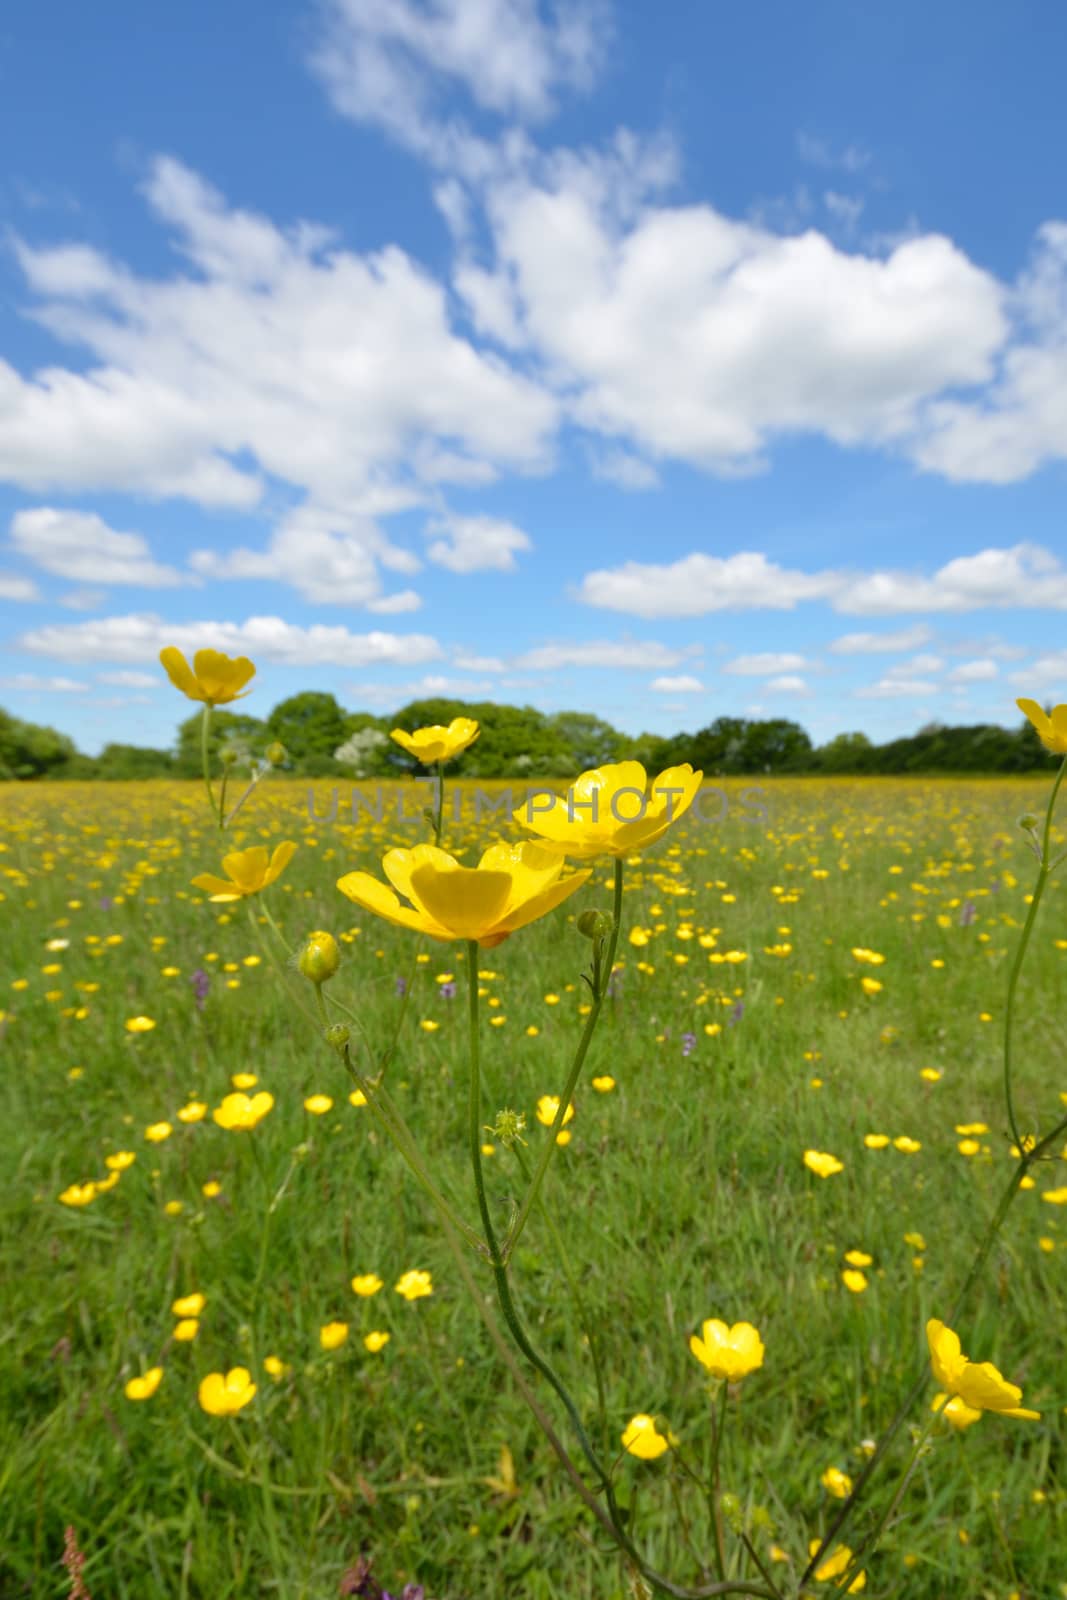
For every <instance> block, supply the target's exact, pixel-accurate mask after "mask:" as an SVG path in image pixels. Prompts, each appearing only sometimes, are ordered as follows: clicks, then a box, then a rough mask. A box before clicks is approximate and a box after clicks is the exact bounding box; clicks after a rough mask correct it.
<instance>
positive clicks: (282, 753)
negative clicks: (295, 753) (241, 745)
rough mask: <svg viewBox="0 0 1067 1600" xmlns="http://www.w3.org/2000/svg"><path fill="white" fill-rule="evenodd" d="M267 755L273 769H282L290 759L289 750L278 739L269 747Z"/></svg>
mask: <svg viewBox="0 0 1067 1600" xmlns="http://www.w3.org/2000/svg"><path fill="white" fill-rule="evenodd" d="M265 754H266V757H267V760H268V761H269V762H270V764H271V766H272V767H280V766H281V765H282V763H283V762H284V761H288V759H289V752H288V750H287V749H286V748H285V746H284V745H283V744H282V743H281V742H280V741H279V740H277V739H275V740H274V742H273V744H269V745H268V746H267V748H266V751H265Z"/></svg>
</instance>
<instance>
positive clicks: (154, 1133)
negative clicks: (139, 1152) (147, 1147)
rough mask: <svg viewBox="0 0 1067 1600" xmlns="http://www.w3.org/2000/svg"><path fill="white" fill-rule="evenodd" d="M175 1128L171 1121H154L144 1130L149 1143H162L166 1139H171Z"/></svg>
mask: <svg viewBox="0 0 1067 1600" xmlns="http://www.w3.org/2000/svg"><path fill="white" fill-rule="evenodd" d="M173 1132H174V1129H173V1128H172V1127H171V1125H170V1123H169V1122H153V1123H152V1124H151V1126H149V1127H147V1128H146V1129H145V1131H144V1136H145V1138H146V1139H147V1140H148V1142H149V1144H162V1143H163V1141H164V1139H169V1138H170V1136H171V1134H172V1133H173Z"/></svg>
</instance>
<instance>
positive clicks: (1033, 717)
mask: <svg viewBox="0 0 1067 1600" xmlns="http://www.w3.org/2000/svg"><path fill="white" fill-rule="evenodd" d="M1015 704H1016V705H1017V706H1018V707H1019V710H1020V711H1021V712H1022V714H1023V716H1024V717H1026V718H1027V720H1028V721H1029V722H1031V723H1032V724H1033V726H1034V727H1035V728H1036V729H1037V736H1038V738H1039V739H1040V740H1041V743H1042V744H1043V745H1044V746H1045V749H1046V750H1051V751H1052V753H1053V755H1057V756H1067V705H1065V706H1053V708H1052V711H1051V712H1050V713H1046V712H1044V711H1042V709H1041V707H1040V706H1039V705H1038V703H1037V701H1036V700H1016V702H1015Z"/></svg>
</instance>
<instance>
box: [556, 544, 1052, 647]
mask: <svg viewBox="0 0 1067 1600" xmlns="http://www.w3.org/2000/svg"><path fill="white" fill-rule="evenodd" d="M577 597H578V599H579V600H584V601H585V603H586V604H587V605H592V606H600V607H602V608H604V609H606V610H610V611H623V612H627V613H628V614H629V615H631V616H637V617H698V616H705V615H707V614H708V613H709V612H713V611H727V610H736V611H759V610H776V611H791V610H792V609H793V607H794V606H795V605H797V604H798V603H799V602H800V601H802V600H825V601H827V602H828V603H829V604H831V605H832V606H833V608H834V610H835V611H838V612H843V613H846V614H852V615H866V616H878V615H883V616H891V615H894V614H895V613H898V612H906V611H927V612H939V611H940V612H966V611H980V610H983V609H985V608H987V607H988V608H994V607H995V608H1000V609H1003V608H1007V607H1011V608H1014V607H1024V608H1027V609H1047V610H1057V611H1063V610H1067V569H1065V568H1064V567H1063V566H1062V565H1061V564H1060V562H1059V561H1058V559H1057V558H1056V557H1055V556H1054V555H1053V554H1052V553H1051V551H1049V550H1046V549H1044V548H1043V547H1042V546H1040V545H1032V544H1018V545H1014V546H1012V547H1011V548H1010V549H990V550H980V551H978V552H977V553H976V554H975V555H973V556H960V557H958V558H957V559H955V560H954V561H949V562H946V564H945V565H944V566H943V567H939V568H938V569H937V571H936V572H934V573H933V574H932V575H931V576H929V577H926V576H924V575H922V574H920V573H909V572H892V571H881V572H869V573H849V572H842V571H830V570H827V571H823V572H812V573H807V572H799V571H797V570H796V569H793V568H786V567H781V566H779V565H778V564H777V563H776V562H773V561H769V560H768V558H767V557H766V556H765V555H763V554H762V553H761V552H759V551H751V550H750V551H743V552H741V553H739V554H737V555H732V556H727V557H720V556H709V555H704V554H703V553H699V552H698V553H696V554H693V555H688V556H683V557H682V558H681V559H680V560H678V561H674V562H670V563H668V564H665V565H655V564H652V563H643V562H638V561H628V562H626V563H624V565H622V566H621V567H615V568H607V569H605V570H602V571H599V572H590V573H587V574H586V576H585V577H584V578H583V580H582V582H581V584H580V585H579V587H578V595H577ZM914 636H917V635H916V631H915V630H912V629H909V630H906V631H903V632H901V633H897V634H885V635H878V634H872V633H860V634H846V635H845V636H844V639H843V640H838V641H837V643H836V644H835V645H834V646H832V648H834V649H836V650H837V651H838V652H839V653H844V654H849V653H865V652H870V653H873V652H875V651H876V650H883V649H889V648H892V649H894V650H896V649H900V648H907V647H908V646H907V645H904V646H901V644H900V643H899V641H900V640H901V639H909V638H911V637H914ZM925 636H926V637H928V636H929V635H928V634H927V635H925ZM879 639H882V640H892V641H894V642H893V643H892V645H891V646H887V645H886V644H884V643H881V644H880V643H877V641H878V640H879ZM857 641H859V642H857Z"/></svg>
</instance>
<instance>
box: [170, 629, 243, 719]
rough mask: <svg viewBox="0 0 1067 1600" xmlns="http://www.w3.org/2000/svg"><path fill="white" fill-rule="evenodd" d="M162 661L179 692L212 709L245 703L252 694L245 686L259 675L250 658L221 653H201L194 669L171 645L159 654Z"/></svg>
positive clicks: (174, 646) (195, 661)
mask: <svg viewBox="0 0 1067 1600" xmlns="http://www.w3.org/2000/svg"><path fill="white" fill-rule="evenodd" d="M159 659H160V661H161V662H162V664H163V668H164V671H165V672H166V674H167V677H168V678H169V679H170V681H171V683H172V684H173V685H174V687H175V688H176V689H180V690H181V692H182V694H184V695H188V697H189V699H190V700H200V701H203V703H204V704H205V705H209V706H225V705H229V703H230V701H231V700H243V699H244V697H245V695H246V694H250V693H251V690H249V689H245V684H246V683H247V682H248V680H249V679H250V678H254V677H255V674H256V669H255V667H254V666H253V665H252V663H251V661H249V660H248V658H247V657H246V656H237V657H236V658H234V657H231V656H226V655H223V654H222V652H221V651H220V650H198V651H197V652H196V654H195V656H194V657H193V664H192V666H191V667H190V665H189V663H188V661H187V660H186V659H185V657H184V655H183V654H182V652H181V651H180V650H179V649H178V648H177V646H176V645H173V644H170V645H168V646H167V647H166V649H165V650H161V651H160V652H159ZM242 691H243V692H242Z"/></svg>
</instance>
